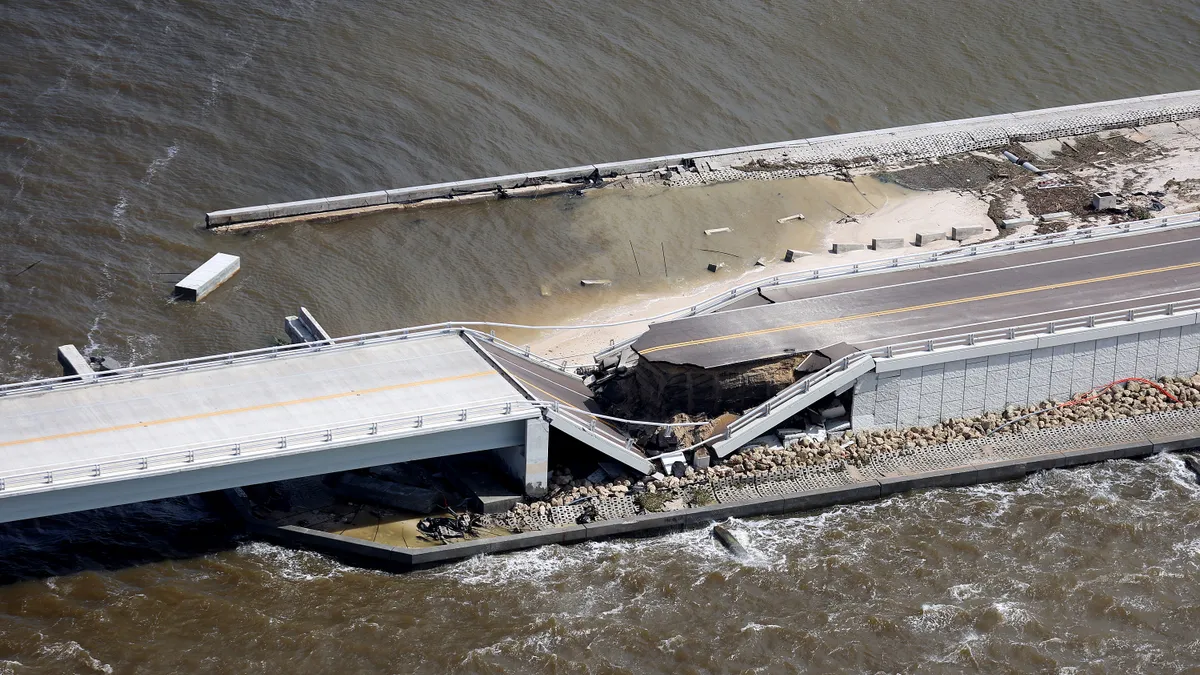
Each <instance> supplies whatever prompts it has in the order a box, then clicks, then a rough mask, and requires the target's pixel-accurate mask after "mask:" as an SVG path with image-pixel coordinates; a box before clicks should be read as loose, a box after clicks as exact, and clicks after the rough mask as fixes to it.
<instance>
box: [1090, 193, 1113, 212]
mask: <svg viewBox="0 0 1200 675" xmlns="http://www.w3.org/2000/svg"><path fill="white" fill-rule="evenodd" d="M1115 208H1117V196H1116V195H1115V194H1113V193H1111V192H1097V193H1095V194H1094V195H1092V210H1093V211H1107V210H1109V209H1115Z"/></svg>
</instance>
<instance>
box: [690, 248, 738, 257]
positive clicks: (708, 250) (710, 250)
mask: <svg viewBox="0 0 1200 675" xmlns="http://www.w3.org/2000/svg"><path fill="white" fill-rule="evenodd" d="M696 250H697V251H704V252H705V253H720V254H721V255H727V256H730V257H733V258H738V259H740V258H741V257H742V256H740V255H738V254H736V253H730V252H729V251H719V250H717V249H715V248H698V249H696Z"/></svg>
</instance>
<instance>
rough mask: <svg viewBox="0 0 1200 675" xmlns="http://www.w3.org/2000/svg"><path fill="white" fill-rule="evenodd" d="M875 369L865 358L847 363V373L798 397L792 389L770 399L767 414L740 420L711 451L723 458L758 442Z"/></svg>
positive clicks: (843, 372)
mask: <svg viewBox="0 0 1200 675" xmlns="http://www.w3.org/2000/svg"><path fill="white" fill-rule="evenodd" d="M874 368H875V360H874V359H872V358H871V357H869V356H864V357H862V358H859V359H857V360H854V361H852V362H850V363H849V365H848V367H847V368H846V370H843V371H841V372H839V373H834V374H831V375H829V376H828V377H825V378H824V379H821V380H819V381H817V382H815V383H814V384H812V385H811V386H810V387H809V389H808V391H806V392H804V393H801V394H794V393H792V392H791V389H792V387H795V386H797V385H792V387H789V388H788V389H785V390H784V391H783V392H781V393H780V394H779V395H777V396H775V397H774V398H772V399H770V400H769V401H768V402H767V403H769V404H770V408H769V412H766V413H765V414H760V415H759V416H758V417H757V418H755V419H752V420H746V421H744V422H743V420H745V419H746V418H742V419H739V420H738V421H737V422H735V425H736V427H735V426H734V425H730V428H729V431H730V434H729V437H728V438H721V439H718V440H716V441H714V442H713V443H712V448H713V450H714V451H716V453H717V456H718V457H726V456H728V455H729V454H730V453H732V452H733V451H734V450H737V449H738V448H740V447H742V446H743V445H744V444H746V443H748V442H750V441H752V440H754V439H755V438H758V437H759V436H761V435H763V434H765V433H767V432H768V431H770V430H772V429H774V428H776V427H778V426H779V425H781V424H783V423H784V422H785V421H787V419H788V418H789V417H791V416H792V415H795V414H796V413H798V412H800V411H802V410H804V409H805V408H807V407H809V406H811V405H813V404H814V403H816V402H817V401H820V400H821V399H822V398H825V397H826V396H828V395H829V394H832V393H834V392H836V391H838V390H839V389H842V388H843V387H846V386H848V385H851V384H853V383H854V381H855V380H857V379H858V378H859V377H860V376H861V375H863V374H864V373H868V372H870V371H871V370H872V369H874Z"/></svg>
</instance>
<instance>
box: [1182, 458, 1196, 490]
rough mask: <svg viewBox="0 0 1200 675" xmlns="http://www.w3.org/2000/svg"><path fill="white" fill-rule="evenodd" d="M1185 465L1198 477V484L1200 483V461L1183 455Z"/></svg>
mask: <svg viewBox="0 0 1200 675" xmlns="http://www.w3.org/2000/svg"><path fill="white" fill-rule="evenodd" d="M1183 465H1184V466H1186V467H1187V468H1188V471H1191V472H1192V473H1194V474H1195V475H1196V482H1197V483H1200V459H1197V458H1196V457H1193V456H1192V455H1183Z"/></svg>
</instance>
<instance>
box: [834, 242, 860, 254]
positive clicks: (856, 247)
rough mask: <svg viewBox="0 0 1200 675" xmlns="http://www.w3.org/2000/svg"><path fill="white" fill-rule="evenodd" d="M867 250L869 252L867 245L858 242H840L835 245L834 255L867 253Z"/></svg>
mask: <svg viewBox="0 0 1200 675" xmlns="http://www.w3.org/2000/svg"><path fill="white" fill-rule="evenodd" d="M865 250H867V245H866V244H860V243H857V242H838V243H836V244H834V245H833V252H834V253H848V252H850V251H865Z"/></svg>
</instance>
